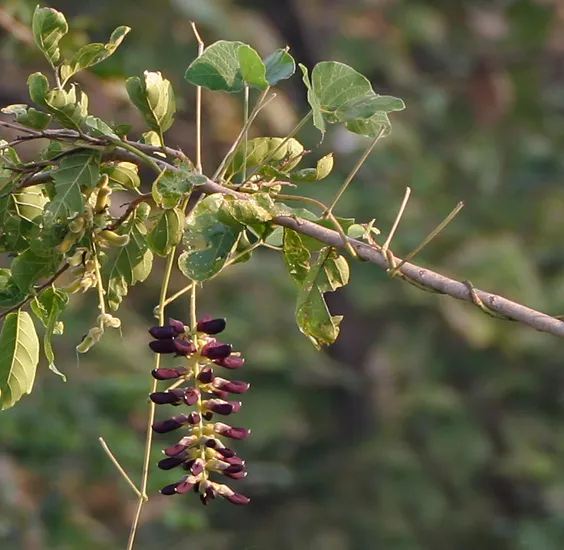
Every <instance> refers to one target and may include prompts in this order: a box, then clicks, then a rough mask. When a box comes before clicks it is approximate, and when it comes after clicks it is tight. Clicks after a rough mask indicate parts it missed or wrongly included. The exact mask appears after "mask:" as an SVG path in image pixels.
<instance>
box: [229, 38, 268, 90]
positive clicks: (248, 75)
mask: <svg viewBox="0 0 564 550" xmlns="http://www.w3.org/2000/svg"><path fill="white" fill-rule="evenodd" d="M237 55H238V56H239V65H240V71H241V77H242V78H243V81H244V83H245V84H246V85H247V86H252V87H253V88H258V89H259V90H266V89H267V88H268V86H269V84H268V82H267V80H266V67H265V66H264V63H263V62H262V59H261V58H260V55H259V54H258V53H257V52H256V51H255V50H253V48H251V47H250V46H247V45H246V44H243V45H242V46H240V47H239V49H238V50H237Z"/></svg>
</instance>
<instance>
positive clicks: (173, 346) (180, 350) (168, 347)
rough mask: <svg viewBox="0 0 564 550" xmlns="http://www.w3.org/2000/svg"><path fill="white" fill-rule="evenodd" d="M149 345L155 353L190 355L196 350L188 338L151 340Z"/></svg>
mask: <svg viewBox="0 0 564 550" xmlns="http://www.w3.org/2000/svg"><path fill="white" fill-rule="evenodd" d="M149 347H150V348H151V349H152V350H153V351H154V352H155V353H176V355H190V354H192V353H195V352H196V346H195V345H194V344H193V343H192V342H189V341H188V340H181V339H180V338H175V339H174V340H153V341H152V342H149Z"/></svg>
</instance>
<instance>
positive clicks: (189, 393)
mask: <svg viewBox="0 0 564 550" xmlns="http://www.w3.org/2000/svg"><path fill="white" fill-rule="evenodd" d="M199 397H200V392H199V391H198V390H195V389H194V388H187V389H186V390H184V395H183V398H182V399H183V401H184V403H186V405H194V404H195V403H197V402H198V398H199Z"/></svg>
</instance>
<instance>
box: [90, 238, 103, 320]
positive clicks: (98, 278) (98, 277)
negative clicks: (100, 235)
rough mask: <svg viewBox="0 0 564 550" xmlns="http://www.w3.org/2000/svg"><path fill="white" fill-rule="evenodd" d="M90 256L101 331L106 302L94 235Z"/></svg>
mask: <svg viewBox="0 0 564 550" xmlns="http://www.w3.org/2000/svg"><path fill="white" fill-rule="evenodd" d="M92 256H93V260H94V272H95V273H96V289H97V290H98V309H99V310H100V315H99V319H100V320H99V322H98V325H99V327H100V329H101V330H102V331H103V330H104V328H105V324H104V315H106V301H105V299H104V294H105V291H104V284H103V282H102V273H101V272H100V262H99V261H98V253H97V251H96V244H95V242H94V235H92Z"/></svg>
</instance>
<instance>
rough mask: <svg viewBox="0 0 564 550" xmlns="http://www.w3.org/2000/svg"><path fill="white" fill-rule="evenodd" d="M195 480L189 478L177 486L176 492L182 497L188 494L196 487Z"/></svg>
mask: <svg viewBox="0 0 564 550" xmlns="http://www.w3.org/2000/svg"><path fill="white" fill-rule="evenodd" d="M195 484H196V483H195V480H194V478H193V477H191V476H188V477H187V478H186V479H185V480H184V481H181V482H180V483H178V485H177V486H176V492H177V493H178V494H179V495H181V494H183V493H187V492H188V491H190V490H191V489H192V488H193V487H194V486H195Z"/></svg>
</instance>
